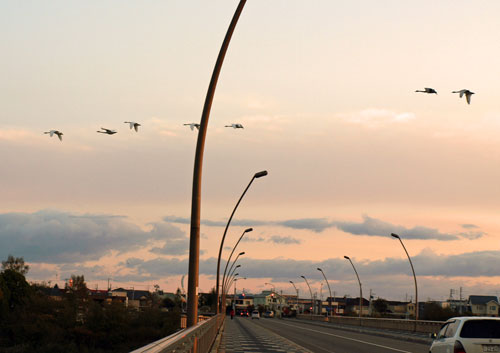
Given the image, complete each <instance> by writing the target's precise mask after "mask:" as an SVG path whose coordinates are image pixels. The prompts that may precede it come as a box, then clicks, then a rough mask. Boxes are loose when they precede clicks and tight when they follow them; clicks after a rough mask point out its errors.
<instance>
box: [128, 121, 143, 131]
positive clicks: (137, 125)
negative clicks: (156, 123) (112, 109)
mask: <svg viewBox="0 0 500 353" xmlns="http://www.w3.org/2000/svg"><path fill="white" fill-rule="evenodd" d="M124 123H125V124H129V125H130V129H134V130H135V132H137V131H139V126H141V124H139V123H136V122H135V121H124Z"/></svg>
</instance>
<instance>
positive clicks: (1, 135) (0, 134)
mask: <svg viewBox="0 0 500 353" xmlns="http://www.w3.org/2000/svg"><path fill="white" fill-rule="evenodd" d="M41 136H42V133H40V134H39V135H36V134H35V133H33V132H32V131H29V130H23V129H0V141H9V142H19V143H21V142H22V141H25V142H26V141H33V139H34V138H39V139H41ZM56 137H57V136H56Z"/></svg>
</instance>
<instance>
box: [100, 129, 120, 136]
mask: <svg viewBox="0 0 500 353" xmlns="http://www.w3.org/2000/svg"><path fill="white" fill-rule="evenodd" d="M101 130H104V131H97V132H98V133H100V134H108V135H113V134H116V132H117V131H116V130H110V129H105V128H103V127H101Z"/></svg>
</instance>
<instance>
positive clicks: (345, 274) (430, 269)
mask: <svg viewBox="0 0 500 353" xmlns="http://www.w3.org/2000/svg"><path fill="white" fill-rule="evenodd" d="M403 255H404V254H403ZM410 256H412V261H413V265H414V267H415V272H416V275H417V279H418V278H419V277H420V278H422V277H448V278H453V277H471V278H473V277H496V276H498V275H499V274H498V268H500V251H478V252H470V253H463V254H458V255H442V254H437V253H434V252H433V251H431V250H429V249H426V250H424V251H422V252H421V253H420V254H417V255H411V254H410ZM129 261H133V260H130V259H129ZM352 261H353V262H354V264H355V266H356V269H357V271H358V273H359V276H360V277H361V280H362V281H363V282H366V281H367V280H369V279H370V281H378V283H377V284H376V285H375V286H377V287H378V286H380V283H381V282H380V281H385V279H387V278H390V277H392V276H402V277H412V272H411V269H410V265H409V263H408V259H407V257H406V256H401V257H399V258H386V259H383V260H373V261H371V260H359V259H356V258H352ZM239 263H240V264H241V265H242V272H240V273H241V275H243V276H245V277H247V278H262V279H265V278H271V279H272V280H275V281H286V282H288V281H289V280H290V279H293V278H297V277H299V278H300V276H301V275H305V276H306V277H307V279H311V280H317V281H320V280H322V278H323V277H322V275H321V273H320V272H319V271H317V270H316V268H318V267H319V268H321V269H322V270H323V271H324V272H325V274H326V275H327V277H329V278H331V279H334V280H335V281H351V280H353V278H354V275H353V270H352V267H351V265H350V263H349V262H348V261H346V260H345V259H344V258H331V259H327V260H323V261H314V260H295V259H285V258H275V259H255V258H245V257H243V258H241V259H240V260H239ZM216 267H217V259H216V258H213V257H212V258H208V259H200V275H207V276H213V275H214V274H215V273H216ZM134 268H136V269H137V270H138V271H139V273H144V274H147V275H148V276H149V277H150V278H156V277H158V276H174V275H182V274H185V273H187V270H188V260H187V259H175V258H171V259H166V258H157V259H153V260H147V261H137V262H135V265H134Z"/></svg>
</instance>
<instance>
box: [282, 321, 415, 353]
mask: <svg viewBox="0 0 500 353" xmlns="http://www.w3.org/2000/svg"><path fill="white" fill-rule="evenodd" d="M281 324H282V325H285V326H291V327H295V328H298V329H301V330H307V331H312V332H316V333H321V334H323V335H328V336H333V337H338V338H343V339H345V340H349V341H354V342H358V343H364V344H368V345H371V346H375V347H380V348H385V349H390V350H391V351H395V352H402V353H412V352H409V351H403V350H401V349H397V348H392V347H387V346H383V345H381V344H376V343H371V342H367V341H362V340H358V339H355V338H350V337H344V336H340V335H335V334H333V333H328V332H322V331H318V330H313V329H310V328H305V327H302V326H296V325H290V324H285V323H284V322H281Z"/></svg>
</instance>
